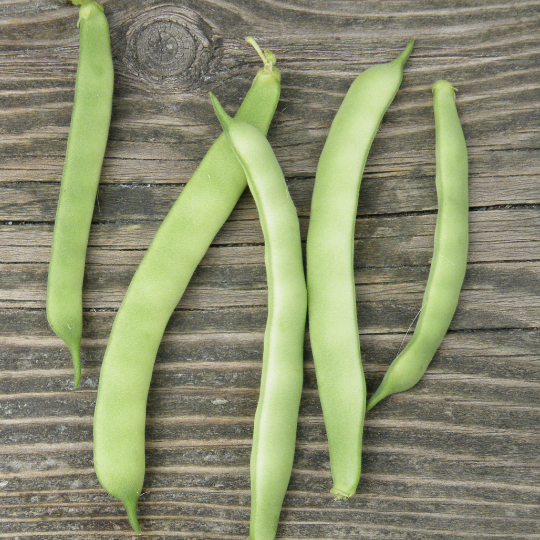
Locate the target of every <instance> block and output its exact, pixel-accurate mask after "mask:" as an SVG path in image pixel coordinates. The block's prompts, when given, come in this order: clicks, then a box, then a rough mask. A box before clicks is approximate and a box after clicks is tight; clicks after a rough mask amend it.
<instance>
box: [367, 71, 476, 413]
mask: <svg viewBox="0 0 540 540" xmlns="http://www.w3.org/2000/svg"><path fill="white" fill-rule="evenodd" d="M455 101H456V100H455V89H454V88H453V87H452V85H451V84H450V83H449V82H447V81H437V82H436V83H435V84H434V85H433V109H434V113H435V152H436V186H437V197H438V206H439V209H438V213H437V224H436V226H435V242H434V249H433V258H432V261H431V268H430V271H429V276H428V281H427V285H426V289H425V293H424V298H423V301H422V307H421V311H420V316H419V318H418V322H417V324H416V327H415V329H414V333H413V337H412V338H411V340H410V341H409V343H408V344H407V346H406V347H405V348H404V349H403V351H402V352H401V353H400V354H399V355H398V356H397V358H396V359H395V360H394V361H393V362H392V364H391V365H390V367H389V368H388V371H387V372H386V374H385V376H384V378H383V380H382V382H381V384H380V385H379V387H378V388H377V390H376V391H375V393H374V394H373V396H372V397H371V398H370V399H369V401H368V404H367V409H368V410H369V409H371V408H372V407H374V406H375V405H376V404H377V403H378V402H379V401H380V400H381V399H383V398H385V397H386V396H389V395H390V394H394V393H396V392H404V391H405V390H408V389H409V388H412V387H413V386H414V385H415V384H416V383H417V382H418V381H419V380H420V379H421V377H422V375H423V374H424V372H425V371H426V369H427V367H428V365H429V363H430V362H431V360H432V359H433V356H434V354H435V352H436V351H437V349H438V348H439V346H440V344H441V343H442V340H443V338H444V336H445V335H446V332H447V331H448V327H449V326H450V323H451V321H452V318H453V316H454V313H455V311H456V307H457V304H458V299H459V293H460V291H461V287H462V285H463V280H464V278H465V270H466V268H467V251H468V245H469V195H468V193H469V186H468V161H467V146H466V144H465V137H464V135H463V130H462V128H461V124H460V122H459V117H458V113H457V109H456V103H455Z"/></svg>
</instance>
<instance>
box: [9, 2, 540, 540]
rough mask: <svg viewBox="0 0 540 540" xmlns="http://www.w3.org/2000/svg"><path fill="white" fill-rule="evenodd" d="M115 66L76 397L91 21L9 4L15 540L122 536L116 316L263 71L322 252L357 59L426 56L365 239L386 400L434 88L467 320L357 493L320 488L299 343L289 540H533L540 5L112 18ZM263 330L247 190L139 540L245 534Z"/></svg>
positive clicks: (217, 9)
mask: <svg viewBox="0 0 540 540" xmlns="http://www.w3.org/2000/svg"><path fill="white" fill-rule="evenodd" d="M104 5H105V12H106V14H107V16H108V18H109V22H110V26H111V35H112V44H113V50H114V62H115V73H116V86H115V93H114V105H113V118H112V125H111V131H110V140H109V144H108V149H107V154H106V158H105V163H104V167H103V175H102V182H101V185H100V188H99V196H98V200H97V204H96V210H95V216H94V221H93V225H92V230H91V235H90V243H89V249H88V259H87V275H86V281H85V285H84V309H85V312H84V338H83V352H82V367H83V378H82V384H81V387H80V389H79V390H77V391H74V390H73V383H72V368H71V362H70V359H69V355H68V352H67V349H66V347H65V346H63V344H62V343H61V342H60V340H59V339H58V338H56V337H55V336H54V334H53V333H52V331H51V330H50V329H49V327H48V325H47V321H46V317H45V292H46V277H47V265H48V258H49V251H50V241H51V233H52V227H53V221H54V215H55V209H56V203H57V197H58V191H59V180H60V176H61V171H62V167H63V159H64V153H65V146H66V139H67V134H68V127H69V119H70V115H71V108H72V101H73V86H74V75H75V69H76V64H77V52H78V30H77V28H76V22H77V8H75V7H73V6H71V5H70V4H69V3H68V2H67V1H64V0H35V1H32V2H28V1H27V0H1V2H0V115H1V122H0V144H1V147H0V148H1V151H0V170H1V171H0V263H1V265H0V266H1V269H0V360H1V370H0V387H1V388H0V409H1V416H0V422H1V430H0V513H1V514H0V538H9V539H62V538H70V539H75V540H91V539H92V540H102V539H103V540H104V539H120V538H126V537H131V536H132V532H131V531H130V528H129V526H128V523H127V520H126V518H125V515H124V511H123V508H122V507H121V505H120V503H118V502H117V501H115V500H113V499H112V498H111V497H110V496H108V495H107V493H106V492H105V491H104V490H103V489H102V488H101V487H100V485H99V483H98V482H97V480H96V477H95V475H94V471H93V467H92V414H93V408H94V402H95V396H96V388H97V382H98V376H99V367H100V362H101V359H102V356H103V352H104V349H105V346H106V342H107V338H108V334H109V331H110V328H111V324H112V322H113V319H114V316H115V312H116V310H117V308H118V306H119V304H120V302H121V300H122V298H123V295H124V293H125V291H126V288H127V286H128V284H129V282H130V279H131V276H132V275H133V272H134V271H135V269H136V267H137V264H138V263H139V261H140V260H141V258H142V256H143V254H144V251H145V249H146V247H147V246H148V244H149V242H150V241H151V239H152V237H153V234H154V232H155V230H156V229H157V227H158V226H159V224H160V221H161V220H162V218H163V217H164V216H165V215H166V213H167V212H168V210H169V208H170V206H171V205H172V203H173V201H174V200H175V199H176V197H177V196H178V195H179V194H180V192H181V191H182V186H183V185H184V184H185V182H187V181H188V179H189V177H190V175H191V173H192V172H193V170H194V169H195V167H196V166H197V164H198V162H199V161H200V159H201V158H202V157H203V156H204V154H205V153H206V151H207V149H208V147H209V146H210V144H211V143H212V141H213V140H214V139H215V137H216V136H217V135H218V134H219V133H220V129H219V125H218V122H217V120H216V119H215V118H214V114H213V111H212V107H211V105H210V101H209V99H208V92H209V91H212V92H214V93H215V94H216V95H217V96H218V98H219V99H220V100H221V102H222V103H223V104H224V106H225V107H226V108H227V110H228V111H229V112H234V111H235V110H236V108H237V107H238V105H239V103H240V101H241V100H242V97H243V95H244V94H245V92H246V90H247V88H248V87H249V84H250V81H251V80H252V78H253V76H254V73H255V71H256V70H257V69H258V68H259V60H258V58H257V57H256V55H255V54H254V51H253V50H252V49H251V47H250V46H249V45H247V44H246V43H244V41H243V38H244V37H245V36H247V35H253V36H255V37H256V38H257V39H258V41H259V43H260V45H261V46H262V47H263V48H269V49H271V50H272V51H274V52H275V54H276V56H277V58H278V66H279V68H280V70H281V72H282V75H283V89H282V97H281V101H280V104H279V106H278V111H277V113H276V115H275V119H274V122H273V124H272V127H271V129H270V131H269V135H268V137H269V140H270V142H271V144H272V145H273V147H274V149H275V152H276V155H277V157H278V159H279V161H280V163H281V165H282V167H283V170H284V173H285V176H286V178H287V180H288V183H289V187H290V192H291V195H292V198H293V199H294V201H295V203H296V205H297V208H298V213H299V216H300V220H301V224H302V231H303V235H304V239H305V234H306V231H307V226H308V219H309V205H310V197H311V191H312V188H313V178H314V174H315V168H316V165H317V159H318V156H319V154H320V151H321V148H322V145H323V143H324V140H325V137H326V135H327V133H328V128H329V125H330V123H331V120H332V118H333V116H334V114H335V112H336V110H337V108H338V107H339V104H340V102H341V100H342V99H343V96H344V94H345V92H346V90H347V88H348V86H349V85H350V83H351V82H352V80H353V79H354V78H355V76H356V75H357V74H358V73H360V72H361V71H362V70H364V69H365V68H367V67H369V66H371V65H373V64H376V63H379V62H385V61H389V60H391V59H393V58H394V57H395V56H397V54H398V53H399V51H400V50H402V48H403V47H404V46H405V45H406V43H407V41H408V40H409V39H410V38H413V37H414V38H416V40H417V42H416V46H415V49H414V51H413V53H412V56H411V58H410V60H409V62H408V63H407V65H406V69H405V76H404V80H403V85H402V88H401V90H400V91H399V93H398V95H397V97H396V100H395V101H394V103H393V105H392V106H391V107H390V109H389V111H388V113H387V115H386V116H385V119H384V121H383V124H382V125H381V128H380V131H379V133H378V135H377V138H376V140H375V142H374V144H373V147H372V151H371V154H370V157H369V160H368V164H367V167H366V171H365V176H364V180H363V184H362V189H361V195H360V203H359V210H358V220H357V228H356V239H357V241H356V245H355V257H356V282H357V295H358V313H359V315H358V317H359V325H360V334H361V343H362V352H363V361H364V365H365V371H366V376H367V384H368V390H369V391H370V392H372V391H373V390H374V389H375V387H376V386H377V384H378V382H379V381H380V380H381V378H382V376H383V374H384V371H385V369H386V367H387V366H388V364H389V363H390V361H391V360H392V359H393V358H394V356H395V355H396V353H397V351H398V350H399V348H400V346H401V345H402V343H403V342H404V340H405V341H406V340H407V339H408V337H406V332H407V330H408V328H409V327H410V325H411V323H412V321H413V320H414V317H415V315H416V313H417V311H418V309H419V308H420V304H421V299H422V294H423V290H424V286H425V281H426V278H427V273H428V270H429V262H430V257H431V253H432V247H433V232H434V224H435V219H436V208H437V199H436V193H435V184H434V173H435V151H434V143H435V139H434V123H433V111H432V99H431V90H430V88H431V85H432V84H433V83H434V82H435V81H436V80H437V79H440V78H446V79H448V80H450V81H451V82H452V83H453V84H454V85H455V86H456V87H457V88H458V90H459V92H458V110H459V114H460V117H461V120H462V123H463V128H464V132H465V136H466V139H467V143H468V148H469V155H470V205H471V216H470V222H471V244H470V255H469V265H468V269H467V276H466V279H465V284H464V289H463V292H462V295H461V298H460V303H459V307H458V310H457V313H456V316H455V318H454V321H453V323H452V325H451V330H450V332H449V334H448V335H447V337H446V339H445V340H444V342H443V344H442V346H441V348H440V351H439V352H438V353H437V355H436V357H435V359H434V360H433V362H432V364H431V366H430V368H429V371H428V372H427V373H426V375H425V376H424V378H423V379H422V381H421V382H420V383H419V384H418V385H417V386H416V387H415V388H414V389H413V390H411V391H409V392H407V393H404V394H400V395H395V396H393V397H391V398H389V399H387V400H385V401H384V402H383V403H381V404H380V405H379V406H378V407H377V408H375V409H373V410H372V411H371V412H370V413H369V414H368V416H367V419H366V430H365V445H364V451H363V476H362V480H361V484H360V487H359V490H358V493H357V495H356V496H355V497H353V498H351V499H350V500H349V501H347V502H339V501H334V500H333V499H332V497H331V495H330V493H329V489H330V487H331V480H330V474H329V461H328V449H327V443H326V440H325V433H324V425H323V421H322V417H321V411H320V407H319V401H318V395H317V390H316V382H315V377H314V371H313V363H312V358H311V353H310V350H309V340H308V339H306V354H305V391H304V394H303V400H302V405H301V416H300V420H299V431H298V445H297V453H296V459H295V465H294V471H293V475H292V479H291V484H290V491H289V493H288V495H287V497H286V500H285V504H284V510H283V512H282V520H281V524H280V528H279V533H278V537H279V538H287V539H318V540H320V539H339V538H343V539H351V538H358V539H370V540H382V539H385V540H420V539H422V540H424V539H425V540H427V539H429V540H443V539H444V540H454V539H465V540H480V539H482V540H484V539H485V540H488V539H489V540H525V539H527V540H533V539H539V538H540V457H539V443H540V435H539V428H540V364H539V358H540V356H539V354H540V352H539V351H540V331H539V330H538V321H539V320H540V263H539V261H540V243H539V241H538V238H539V230H540V228H539V206H538V205H539V204H540V159H539V158H540V128H539V126H540V113H539V110H540V107H539V106H540V92H539V90H540V83H539V80H540V48H539V45H538V36H539V30H540V4H539V3H538V0H517V1H509V0H497V1H495V0H478V1H473V0H461V1H455V2H439V1H436V2H423V1H419V0H394V1H356V2H355V1H345V0H341V1H322V0H315V1H308V0H294V1H290V2H283V1H279V0H265V1H250V0H244V1H240V2H233V1H232V0H202V1H200V0H199V1H195V0H188V1H183V2H180V1H177V0H171V1H168V2H164V1H149V2H148V1H146V2H145V1H143V0H129V1H128V0H108V1H106V2H105V3H104ZM265 318H266V281H265V270H264V262H263V245H262V235H261V230H260V227H259V224H258V221H257V213H256V209H255V207H254V203H253V200H252V198H251V196H250V195H249V193H246V194H244V195H243V197H242V198H241V200H240V201H239V203H238V206H237V208H236V210H235V211H234V212H233V214H232V215H231V217H230V220H229V221H228V222H227V224H226V225H225V227H224V228H223V230H222V231H221V232H220V233H219V234H218V236H217V237H216V239H215V242H214V244H213V246H212V247H211V248H210V250H209V252H208V254H207V256H206V257H205V258H204V260H203V262H202V264H201V266H200V268H199V269H198V270H197V272H196V274H195V276H194V278H193V281H192V283H191V284H190V286H189V288H188V290H187V291H186V294H185V296H184V298H183V299H182V300H181V302H180V304H179V305H178V308H177V310H176V311H175V313H174V315H173V317H172V319H171V321H170V324H169V326H168V329H167V332H166V334H165V336H164V340H163V345H162V347H161V349H160V351H159V354H158V359H157V363H156V368H155V375H154V378H153V381H152V387H151V391H150V396H149V404H148V433H147V474H146V480H145V489H144V494H143V495H142V497H141V499H140V503H139V515H140V523H141V526H142V528H143V530H144V534H145V537H146V538H149V539H152V540H165V539H173V538H174V539H203V538H205V539H235V540H236V539H240V538H246V536H247V532H248V521H249V498H250V495H249V454H250V450H251V436H252V424H253V414H254V411H255V407H256V402H257V397H258V384H259V378H260V367H261V363H260V362H261V352H262V339H263V331H264V324H265Z"/></svg>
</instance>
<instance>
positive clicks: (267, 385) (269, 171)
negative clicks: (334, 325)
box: [211, 94, 307, 540]
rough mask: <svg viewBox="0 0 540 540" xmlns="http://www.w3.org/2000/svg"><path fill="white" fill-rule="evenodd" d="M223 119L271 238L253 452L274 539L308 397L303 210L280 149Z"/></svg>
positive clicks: (260, 527)
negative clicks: (303, 397)
mask: <svg viewBox="0 0 540 540" xmlns="http://www.w3.org/2000/svg"><path fill="white" fill-rule="evenodd" d="M211 98H212V103H213V105H214V110H215V111H216V115H217V117H218V119H219V121H220V123H221V126H222V127H223V130H224V132H225V134H226V135H227V138H228V140H229V143H230V144H231V147H232V149H233V151H234V153H235V155H236V157H237V158H238V160H239V162H240V163H241V164H242V168H243V169H244V172H245V173H246V176H247V180H248V186H249V189H250V191H251V193H252V195H253V198H254V199H255V203H256V205H257V209H258V212H259V219H260V222H261V228H262V231H263V235H264V245H265V251H264V253H265V256H264V258H265V265H266V275H267V282H268V320H267V323H266V331H265V334H264V352H263V366H262V377H261V390H260V396H259V403H258V405H257V411H256V413H255V425H254V430H253V449H252V452H251V466H250V468H251V519H250V531H249V534H250V538H251V540H273V539H274V538H275V536H276V531H277V527H278V521H279V514H280V512H281V506H282V504H283V498H284V497H285V492H286V491H287V486H288V484H289V479H290V477H291V471H292V466H293V458H294V449H295V443H296V426H297V423H298V408H299V406H300V396H301V394H302V382H303V353H304V337H305V332H306V315H307V291H306V281H305V277H304V267H303V263H302V243H301V239H300V225H299V223H298V216H297V214H296V208H295V206H294V204H293V202H292V199H291V196H290V195H289V190H288V189H287V184H286V183H285V178H284V177H283V173H282V172H281V168H280V166H279V163H278V161H277V159H276V157H275V155H274V152H273V150H272V147H271V146H270V144H269V142H268V141H267V139H266V137H265V136H264V135H263V134H262V133H261V131H260V130H258V129H257V128H256V127H254V126H252V125H250V124H248V123H247V122H242V121H241V120H235V119H233V118H231V117H230V116H229V115H227V113H226V112H225V111H224V110H223V108H222V107H221V105H220V104H219V102H218V100H217V99H216V98H215V96H213V95H212V94H211Z"/></svg>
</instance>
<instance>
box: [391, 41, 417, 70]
mask: <svg viewBox="0 0 540 540" xmlns="http://www.w3.org/2000/svg"><path fill="white" fill-rule="evenodd" d="M413 47H414V39H411V41H409V43H407V46H406V47H405V49H403V52H402V53H401V54H400V55H399V56H398V57H397V58H396V60H395V61H396V63H398V64H400V65H401V66H404V65H405V62H406V61H407V60H408V58H409V56H410V55H411V52H412V50H413Z"/></svg>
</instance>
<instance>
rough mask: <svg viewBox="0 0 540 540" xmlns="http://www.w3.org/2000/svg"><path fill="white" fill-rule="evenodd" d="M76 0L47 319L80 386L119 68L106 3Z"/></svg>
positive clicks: (74, 1) (48, 289) (48, 285)
mask: <svg viewBox="0 0 540 540" xmlns="http://www.w3.org/2000/svg"><path fill="white" fill-rule="evenodd" d="M72 1H73V3H74V4H76V5H80V6H81V7H80V9H79V22H78V23H77V26H79V27H80V29H81V30H80V48H79V62H78V65H77V76H76V79H75V98H74V101H73V113H72V116H71V125H70V128H69V136H68V142H67V149H66V161H65V165H64V172H63V175H62V182H61V185H60V196H59V199H58V207H57V210H56V219H55V223H54V231H53V239H52V246H51V260H50V264H49V275H48V283H47V319H48V321H49V325H50V326H51V328H52V329H53V330H54V332H55V334H56V335H57V336H58V337H60V338H61V339H62V340H63V341H64V342H65V343H66V345H67V346H68V348H69V351H70V353H71V356H72V360H73V368H74V372H75V387H77V386H79V381H80V378H81V358H80V349H81V335H82V284H83V277H84V265H85V259H86V246H87V244H88V234H89V231H90V223H91V222H92V214H93V212H94V204H95V200H96V194H97V188H98V184H99V177H100V175H101V167H102V164H103V156H104V155H105V147H106V145H107V137H108V134H109V124H110V121H111V109H112V94H113V78H114V73H113V62H112V55H111V44H110V37H109V25H108V23H107V18H106V17H105V14H104V13H103V7H102V6H101V4H99V3H97V2H94V1H93V0H72Z"/></svg>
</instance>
